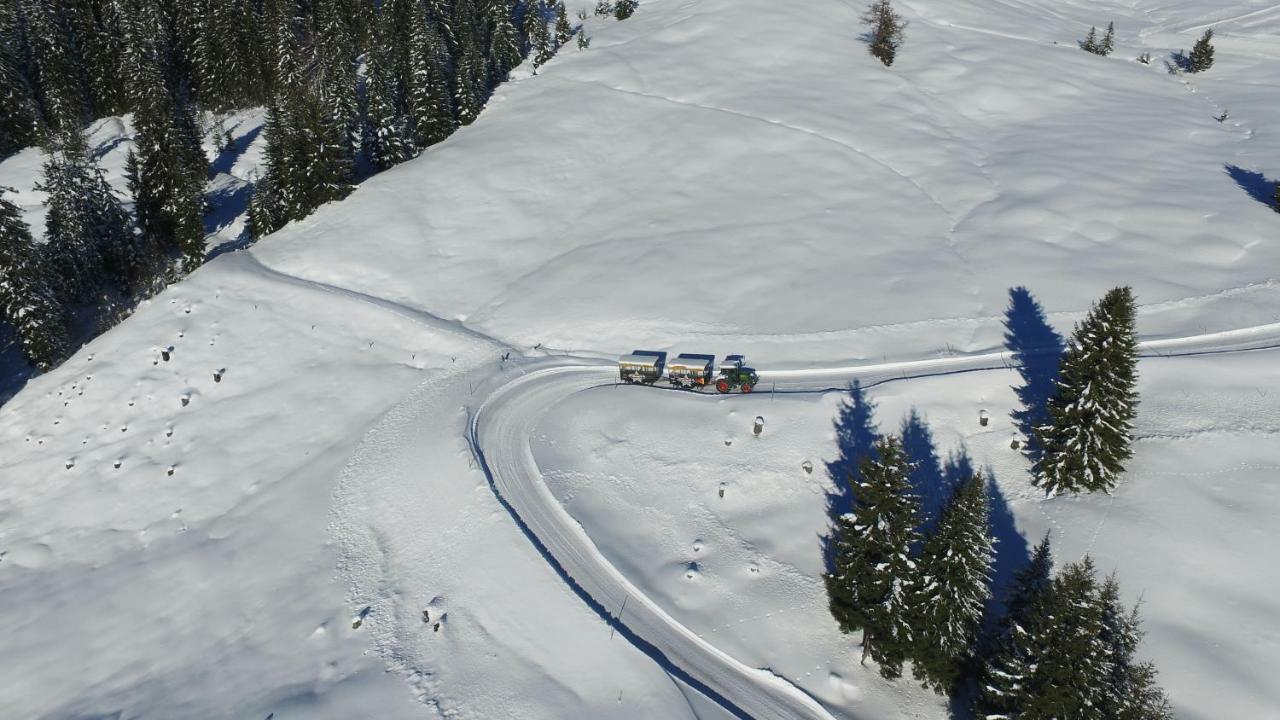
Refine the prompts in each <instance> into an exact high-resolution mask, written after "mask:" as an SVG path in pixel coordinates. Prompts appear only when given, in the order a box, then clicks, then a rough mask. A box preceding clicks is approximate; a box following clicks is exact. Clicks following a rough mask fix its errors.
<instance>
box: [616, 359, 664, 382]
mask: <svg viewBox="0 0 1280 720" xmlns="http://www.w3.org/2000/svg"><path fill="white" fill-rule="evenodd" d="M666 363H667V354H666V353H665V352H661V351H654V350H634V351H632V353H631V354H630V355H623V356H622V357H620V358H618V377H619V378H620V379H621V380H622V382H625V383H637V384H642V385H652V384H654V383H655V382H657V381H659V380H661V379H662V372H663V370H664V369H665V367H666Z"/></svg>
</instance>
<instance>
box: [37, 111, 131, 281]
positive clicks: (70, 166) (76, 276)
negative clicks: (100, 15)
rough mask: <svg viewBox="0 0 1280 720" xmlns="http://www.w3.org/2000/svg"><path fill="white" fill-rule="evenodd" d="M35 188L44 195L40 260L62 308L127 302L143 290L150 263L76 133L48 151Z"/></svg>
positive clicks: (109, 186) (115, 198) (128, 219)
mask: <svg viewBox="0 0 1280 720" xmlns="http://www.w3.org/2000/svg"><path fill="white" fill-rule="evenodd" d="M38 188H39V189H40V190H42V191H44V192H45V193H47V194H48V200H47V202H46V207H47V212H46V214H45V254H46V256H47V257H48V259H49V262H50V266H51V269H52V270H54V271H55V272H56V273H57V274H58V276H59V278H60V280H61V288H62V290H63V292H64V294H65V295H64V296H65V298H66V300H67V301H68V302H91V301H96V300H97V299H98V298H99V297H101V296H102V295H103V293H104V291H115V292H117V293H120V294H122V295H125V296H128V295H131V294H133V293H134V292H135V291H137V290H138V289H140V288H141V287H142V286H143V285H144V284H145V282H146V281H147V278H146V270H147V267H148V264H149V260H150V259H149V258H148V257H146V253H144V252H143V250H142V247H141V246H140V244H139V239H138V238H137V237H136V236H135V234H134V232H133V223H132V221H131V220H130V218H129V215H128V213H127V212H126V211H125V209H124V207H123V206H122V205H121V204H120V200H119V198H117V197H116V194H115V191H114V190H113V189H112V187H111V185H110V184H109V183H108V182H107V180H106V177H104V176H103V174H102V171H101V170H100V169H99V168H98V167H97V166H96V165H95V164H94V163H93V161H92V160H91V159H90V158H89V151H88V147H87V146H86V145H85V143H84V140H83V138H82V137H81V136H80V134H79V133H78V132H73V133H72V134H70V135H69V136H67V137H66V138H65V139H64V140H63V142H62V143H61V144H59V145H58V146H56V147H53V148H51V149H50V151H49V156H48V159H47V160H46V162H45V164H44V181H43V182H42V183H41V184H40V185H39V186H38Z"/></svg>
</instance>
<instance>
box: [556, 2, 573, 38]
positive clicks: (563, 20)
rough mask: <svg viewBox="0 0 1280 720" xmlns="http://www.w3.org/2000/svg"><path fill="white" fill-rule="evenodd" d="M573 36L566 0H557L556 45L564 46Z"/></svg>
mask: <svg viewBox="0 0 1280 720" xmlns="http://www.w3.org/2000/svg"><path fill="white" fill-rule="evenodd" d="M572 37H573V26H572V25H570V24H569V11H568V10H567V9H566V8H565V6H564V0H556V47H564V46H565V45H566V44H568V42H569V39H570V38H572Z"/></svg>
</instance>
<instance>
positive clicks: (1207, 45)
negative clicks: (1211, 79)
mask: <svg viewBox="0 0 1280 720" xmlns="http://www.w3.org/2000/svg"><path fill="white" fill-rule="evenodd" d="M1211 67H1213V28H1209V29H1208V30H1205V31H1204V35H1201V36H1200V39H1199V40H1197V41H1196V44H1195V45H1194V46H1192V48H1191V55H1190V56H1188V58H1187V69H1188V70H1190V71H1191V72H1196V73H1198V72H1204V71H1205V70H1208V69H1209V68H1211Z"/></svg>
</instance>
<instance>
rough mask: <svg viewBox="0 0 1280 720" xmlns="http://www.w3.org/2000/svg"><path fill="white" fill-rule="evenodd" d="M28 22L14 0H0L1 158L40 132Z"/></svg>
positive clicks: (35, 137)
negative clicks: (1, 0)
mask: <svg viewBox="0 0 1280 720" xmlns="http://www.w3.org/2000/svg"><path fill="white" fill-rule="evenodd" d="M34 72H35V70H34V61H33V59H32V57H31V45H30V43H29V42H28V41H27V22H26V17H25V15H24V13H23V12H22V6H21V5H20V3H18V2H16V0H4V1H3V2H0V158H3V157H6V156H8V155H9V154H11V153H13V152H16V151H18V150H20V149H21V148H24V147H27V146H28V145H31V144H33V143H35V142H36V141H37V139H38V138H39V137H40V134H41V124H40V108H39V104H38V103H37V101H36V94H35V88H34V81H33V78H34Z"/></svg>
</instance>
